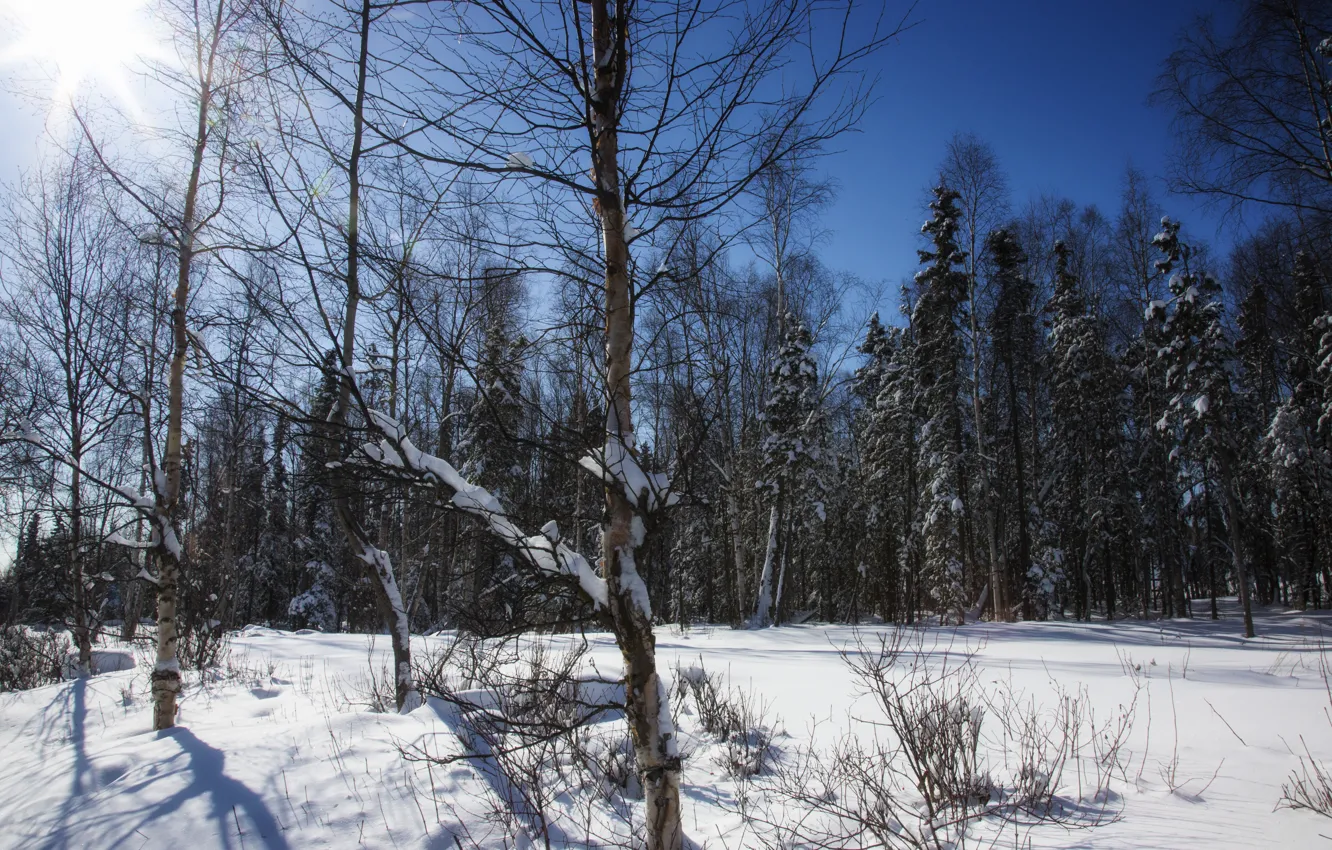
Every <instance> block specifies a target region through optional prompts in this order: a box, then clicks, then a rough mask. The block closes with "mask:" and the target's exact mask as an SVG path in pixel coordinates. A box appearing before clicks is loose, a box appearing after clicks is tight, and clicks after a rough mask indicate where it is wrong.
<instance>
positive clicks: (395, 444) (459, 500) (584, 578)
mask: <svg viewBox="0 0 1332 850" xmlns="http://www.w3.org/2000/svg"><path fill="white" fill-rule="evenodd" d="M368 413H369V416H370V420H371V421H372V422H373V423H374V425H375V427H376V428H377V429H378V430H379V431H380V432H381V433H382V434H383V435H384V439H381V440H380V441H379V442H378V443H377V444H376V443H367V444H366V445H365V446H363V447H362V451H363V452H364V453H365V455H366V456H367V457H368V458H370V459H371V460H372V461H374V462H376V463H380V464H383V465H384V466H388V467H392V468H394V469H401V470H404V471H406V472H409V473H411V474H413V475H416V476H419V477H421V478H424V479H426V480H427V481H430V482H433V483H435V484H437V485H440V486H443V487H446V488H448V489H449V490H452V491H453V496H452V498H451V499H450V502H451V503H452V504H453V506H454V507H455V508H457V509H458V510H460V511H464V512H466V513H469V514H472V515H473V516H476V517H478V518H480V519H482V520H484V521H485V522H486V524H487V525H488V526H489V527H490V531H491V533H493V534H494V535H495V536H496V537H498V538H500V539H501V540H503V541H504V542H505V543H507V544H509V545H510V546H512V547H514V548H515V549H517V550H518V551H519V552H520V553H521V554H522V555H523V557H525V558H526V559H527V560H528V562H529V563H531V564H532V566H534V567H536V568H537V569H538V570H541V571H542V572H544V573H547V574H550V575H567V576H571V577H573V578H574V579H576V580H577V581H578V586H579V587H580V588H582V590H583V592H584V593H585V594H587V596H588V597H589V598H590V599H591V600H592V601H593V602H594V603H595V604H596V605H598V606H600V607H602V608H605V607H606V605H607V601H608V596H607V590H606V582H605V580H604V579H602V578H601V577H600V576H598V575H597V573H596V570H594V569H593V568H592V565H591V564H589V563H588V562H587V559H586V558H584V557H583V556H582V555H580V554H578V553H577V552H575V551H573V550H572V549H570V548H568V547H567V546H564V545H563V544H561V543H559V542H558V534H557V533H543V534H537V535H533V536H530V537H529V536H528V535H525V534H523V532H522V531H520V530H519V528H518V526H516V525H514V523H513V521H512V520H510V519H509V517H508V516H507V515H506V514H505V513H504V507H503V506H502V505H501V504H500V501H499V499H497V498H495V496H494V495H493V494H492V493H491V492H490V491H489V490H487V489H486V488H484V487H481V486H479V485H477V484H473V483H471V482H470V481H468V480H467V479H466V478H464V477H463V476H462V474H461V473H459V472H458V470H456V469H454V468H453V465H452V464H450V463H449V462H448V461H446V460H444V459H443V458H439V457H436V456H434V455H432V454H430V453H428V452H423V451H421V450H420V449H418V448H417V447H416V446H415V445H413V443H412V441H411V439H410V438H409V437H408V436H407V432H406V429H405V428H403V427H402V424H401V423H399V422H398V421H397V420H395V419H393V418H392V417H389V416H386V415H385V414H383V413H380V412H379V411H377V410H370V411H368ZM553 531H554V529H552V528H551V524H550V523H547V524H546V526H545V527H544V528H543V532H553ZM552 538H554V539H552Z"/></svg>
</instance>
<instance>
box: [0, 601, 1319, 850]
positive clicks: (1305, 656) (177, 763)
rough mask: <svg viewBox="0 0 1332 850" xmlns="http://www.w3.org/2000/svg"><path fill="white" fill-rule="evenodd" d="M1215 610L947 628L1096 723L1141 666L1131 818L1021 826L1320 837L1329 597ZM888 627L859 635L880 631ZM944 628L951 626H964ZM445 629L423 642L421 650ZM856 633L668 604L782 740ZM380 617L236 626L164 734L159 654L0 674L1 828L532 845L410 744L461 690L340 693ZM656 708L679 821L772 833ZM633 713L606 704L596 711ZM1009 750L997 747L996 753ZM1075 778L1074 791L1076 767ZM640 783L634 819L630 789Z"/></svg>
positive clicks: (695, 830) (683, 652) (705, 739)
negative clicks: (68, 669) (216, 666)
mask: <svg viewBox="0 0 1332 850" xmlns="http://www.w3.org/2000/svg"><path fill="white" fill-rule="evenodd" d="M1223 613H1224V615H1225V617H1224V619H1222V620H1221V621H1220V622H1218V623H1213V622H1212V621H1210V620H1206V619H1198V620H1191V621H1185V620H1171V621H1163V622H1132V621H1129V622H1117V623H1114V624H1107V623H1103V622H1097V623H1090V624H1089V623H1074V622H1051V623H1019V624H1007V625H1005V624H989V623H981V624H975V625H971V626H967V627H965V628H963V629H961V630H959V631H957V632H956V640H957V641H959V642H965V644H966V645H967V646H970V647H971V648H973V649H975V651H976V652H977V656H976V658H977V661H978V663H979V664H980V668H981V669H980V672H981V674H982V675H981V678H982V679H983V680H987V681H989V680H1004V681H1010V682H1011V683H1012V685H1013V686H1014V687H1016V688H1019V689H1021V690H1022V691H1023V692H1024V693H1026V694H1028V695H1029V696H1030V697H1031V698H1032V699H1035V700H1037V701H1038V702H1041V703H1042V704H1043V705H1046V706H1052V705H1054V704H1056V703H1055V700H1056V691H1055V689H1054V687H1053V685H1052V682H1058V683H1059V684H1061V685H1062V686H1063V687H1064V688H1065V689H1066V690H1073V689H1077V688H1079V687H1085V689H1086V693H1087V694H1088V696H1089V698H1090V699H1091V700H1092V704H1093V706H1094V708H1095V709H1096V712H1097V718H1098V722H1099V721H1100V720H1101V719H1102V718H1104V717H1106V716H1109V715H1110V714H1112V713H1113V712H1115V711H1116V710H1118V707H1119V706H1120V705H1122V704H1127V703H1128V702H1129V701H1130V700H1131V699H1132V697H1133V693H1134V686H1133V682H1134V679H1135V678H1139V679H1140V680H1141V681H1142V683H1143V686H1144V696H1142V697H1141V698H1140V699H1139V703H1138V707H1137V715H1136V722H1135V724H1134V727H1133V731H1132V734H1131V736H1130V738H1129V742H1128V745H1127V752H1126V756H1127V761H1128V764H1129V767H1128V769H1127V770H1126V771H1125V775H1124V777H1123V778H1118V779H1116V780H1115V786H1114V789H1113V790H1114V795H1113V796H1112V798H1111V801H1112V804H1113V805H1114V806H1116V807H1118V810H1119V812H1120V817H1119V818H1118V819H1117V820H1116V821H1115V822H1113V823H1110V824H1108V825H1106V826H1103V827H1099V828H1096V829H1093V830H1090V831H1080V830H1074V831H1064V830H1062V829H1057V828H1056V829H1052V830H1044V831H1043V830H1037V831H1035V832H1033V833H1031V846H1032V847H1034V848H1073V847H1095V848H1097V850H1129V848H1140V847H1171V848H1195V847H1196V848H1217V850H1240V848H1244V849H1245V850H1248V848H1257V847H1273V848H1275V847H1282V848H1303V847H1322V846H1326V840H1325V839H1323V838H1321V837H1320V835H1325V834H1328V833H1329V830H1328V821H1327V819H1325V818H1321V817H1319V816H1318V815H1315V814H1312V813H1309V812H1301V811H1291V810H1288V809H1276V808H1275V807H1276V803H1277V801H1278V799H1279V797H1280V794H1281V785H1282V783H1283V782H1284V781H1285V780H1286V778H1287V776H1288V775H1289V774H1290V772H1291V771H1292V770H1293V769H1295V768H1296V767H1297V766H1298V761H1297V758H1296V756H1295V755H1293V754H1292V752H1291V750H1292V749H1293V750H1295V751H1296V752H1301V751H1302V750H1301V747H1302V744H1301V743H1300V740H1301V738H1302V739H1303V742H1304V743H1305V744H1307V745H1308V747H1309V749H1310V751H1311V752H1312V754H1313V755H1314V756H1315V757H1316V758H1319V759H1322V760H1324V761H1326V760H1329V759H1332V727H1330V726H1329V722H1328V719H1327V717H1326V716H1325V715H1324V711H1325V709H1327V707H1328V705H1329V696H1328V693H1327V692H1326V691H1325V690H1324V683H1323V680H1322V679H1321V677H1320V676H1319V675H1318V664H1317V659H1318V655H1319V648H1320V644H1319V640H1320V635H1321V634H1326V633H1327V629H1328V628H1329V627H1332V615H1329V614H1328V613H1327V612H1319V613H1316V614H1315V613H1298V612H1284V611H1278V610H1263V611H1259V612H1257V616H1256V619H1257V627H1258V633H1259V635H1260V636H1259V637H1258V638H1257V639H1255V640H1244V639H1243V638H1242V637H1241V626H1240V622H1239V619H1238V617H1237V614H1236V611H1235V606H1234V603H1233V600H1227V601H1226V603H1225V605H1224V607H1223ZM883 631H884V627H878V626H875V627H866V628H865V629H863V631H862V634H863V636H864V637H866V638H869V639H870V640H873V639H874V637H875V635H877V634H879V633H882V632H883ZM934 634H936V635H939V636H940V637H941V638H942V640H944V641H945V642H947V641H949V640H952V639H954V634H953V632H952V631H951V630H935V631H934ZM452 639H453V638H452V636H450V635H447V634H445V635H440V636H436V637H430V638H420V637H417V638H414V639H413V641H412V642H413V648H414V649H415V650H416V651H417V652H421V651H423V650H425V649H426V648H428V647H437V646H442V645H444V644H446V643H447V642H448V641H451V640H452ZM854 639H855V632H854V630H853V629H852V628H850V627H844V626H835V627H828V626H794V627H781V628H773V629H764V630H757V631H745V630H733V629H729V628H724V627H716V628H711V627H694V628H691V629H689V630H687V631H684V632H681V631H679V630H678V629H668V628H665V627H660V628H659V629H658V637H657V656H658V659H659V663H660V664H661V669H662V671H663V680H661V681H659V682H658V687H659V688H660V690H659V694H662V693H665V694H669V693H671V692H672V691H673V688H672V687H671V680H672V679H673V678H674V673H673V672H672V671H673V670H674V669H675V668H676V667H677V665H678V666H680V667H681V668H683V669H686V670H687V669H688V668H689V667H691V666H692V667H700V666H702V667H704V668H706V670H707V671H709V672H712V673H722V674H724V675H726V676H727V677H728V682H729V683H730V684H733V685H735V686H737V687H740V688H743V689H746V690H748V691H750V692H751V693H753V694H754V695H756V696H758V697H761V698H762V699H763V700H765V701H768V702H770V703H771V704H772V706H773V712H774V713H773V714H772V715H771V716H770V717H771V722H772V724H773V727H774V728H775V729H776V730H777V737H776V743H777V747H778V751H779V753H782V754H786V755H783V756H782V757H783V758H785V757H788V756H789V754H790V753H793V752H794V751H795V750H796V749H797V748H800V747H807V746H814V747H816V748H825V749H826V748H827V747H829V746H830V745H831V743H832V742H833V741H834V740H835V739H836V738H837V737H838V736H840V735H842V734H844V733H845V732H846V731H847V730H848V729H852V728H854V725H855V723H856V722H857V721H854V720H852V719H850V718H851V716H852V715H855V716H861V717H863V716H864V715H865V714H866V713H867V711H868V708H869V703H868V701H867V700H866V699H864V698H863V697H860V696H858V693H859V692H858V691H857V689H856V683H855V682H854V680H853V679H852V677H851V675H850V673H849V672H848V671H847V669H846V668H845V666H844V665H843V664H842V663H840V661H839V659H838V658H837V655H836V654H835V650H837V649H841V648H844V647H847V646H848V645H851V644H852V643H853V641H854ZM368 640H369V639H368V638H367V637H366V636H364V635H347V634H304V635H298V634H293V633H291V632H284V631H280V630H276V629H270V628H264V627H259V626H250V627H247V628H246V629H245V630H243V632H241V633H238V634H236V635H234V636H233V638H232V641H233V642H232V652H231V661H230V665H231V670H230V672H227V673H226V674H225V675H222V676H210V677H208V678H206V679H205V680H201V679H200V677H199V675H198V674H196V673H193V672H188V671H187V672H186V674H185V680H186V684H185V688H184V690H183V692H182V693H181V696H180V709H181V711H180V717H179V724H180V725H179V726H178V727H177V728H176V729H173V730H169V731H166V732H162V733H154V732H152V731H151V718H150V708H151V705H150V700H149V695H148V680H147V672H148V670H149V669H150V665H151V662H149V661H142V662H141V663H140V666H139V667H138V668H137V669H133V670H124V671H119V672H109V673H104V674H102V675H98V676H94V677H91V678H86V679H79V680H74V681H69V682H65V683H62V684H59V685H51V686H47V687H43V688H38V689H35V690H32V691H25V692H20V693H13V694H5V695H3V696H0V753H3V754H4V758H3V759H0V823H3V824H4V825H5V827H4V831H3V833H2V836H3V837H0V846H4V847H41V848H57V847H60V848H64V847H88V848H110V847H146V848H155V847H188V848H190V850H217V848H228V850H238V848H297V847H300V848H305V847H313V848H341V847H359V846H365V847H370V848H390V847H395V848H426V847H448V848H452V847H455V846H463V847H472V846H480V847H483V848H500V847H506V846H528V845H527V844H526V842H514V841H512V840H509V841H507V843H506V840H505V836H503V835H502V834H501V833H500V832H499V831H497V828H496V827H495V826H493V825H491V824H489V823H486V822H485V821H484V820H483V818H482V816H481V813H482V812H483V810H484V807H485V805H486V803H485V802H484V801H487V800H494V799H496V794H497V793H498V791H497V787H496V784H495V777H494V775H493V773H491V772H488V771H487V770H486V768H485V765H484V764H483V763H479V762H467V763H458V764H453V765H450V766H438V765H436V766H433V767H432V766H428V765H426V764H425V763H422V762H412V761H407V760H405V759H404V758H403V757H402V755H401V754H400V748H410V747H412V746H413V745H416V744H426V743H429V744H430V746H432V747H437V746H440V745H442V742H445V741H452V740H455V734H454V731H453V730H454V728H455V727H454V726H453V725H451V724H452V723H453V718H454V715H453V714H451V713H450V711H449V709H448V707H446V706H443V705H441V704H440V703H437V702H434V701H431V702H429V703H427V704H426V705H423V706H422V707H421V708H419V709H417V710H416V711H413V712H411V713H410V714H406V715H396V714H373V713H369V712H366V711H364V710H361V709H359V708H356V707H355V706H352V705H349V704H348V702H347V700H346V699H345V697H344V694H345V693H346V692H347V691H348V688H349V683H351V682H355V681H357V680H358V678H363V677H364V676H365V674H366V670H367V664H366V651H367V642H368ZM554 640H556V641H562V640H563V641H570V642H572V641H574V640H576V638H572V637H569V636H557V637H556V638H554ZM591 640H592V643H593V653H592V658H593V660H594V661H595V662H596V665H597V667H598V668H599V669H602V670H618V669H620V666H621V664H620V656H619V652H618V650H617V649H616V648H615V646H614V644H613V642H612V641H611V640H610V638H609V637H608V636H606V635H602V634H594V635H592V636H591ZM373 654H374V656H375V662H374V663H375V664H376V665H378V664H379V663H380V660H381V659H383V658H386V657H387V656H388V640H387V639H386V638H383V637H380V638H379V639H378V640H376V641H375V643H374V647H373ZM593 678H595V677H593ZM612 687H613V686H612ZM481 696H485V695H484V694H482V695H481ZM598 701H599V700H598ZM665 702H666V701H665V700H662V704H663V707H664V705H665ZM1148 706H1150V708H1148ZM661 721H662V731H663V732H665V733H673V734H672V737H671V739H669V740H668V741H667V742H666V746H667V747H670V746H672V745H673V744H674V742H675V741H677V740H678V746H679V749H678V752H679V753H680V754H681V756H682V757H683V758H684V775H683V788H682V797H681V802H682V806H683V819H684V826H685V830H686V833H687V835H688V836H689V837H690V839H691V840H693V841H695V842H697V843H698V844H699V845H702V844H704V842H706V846H708V847H713V848H747V847H758V846H761V844H760V842H759V840H758V838H757V837H756V835H755V833H754V829H753V826H752V825H747V824H745V823H743V822H742V821H741V819H740V818H739V816H738V815H737V814H736V813H735V812H734V802H735V799H736V797H737V795H738V794H740V793H741V792H743V793H745V794H748V795H750V796H751V797H756V798H763V795H765V794H766V793H767V792H766V791H765V786H764V784H763V781H762V780H763V777H762V776H759V777H755V778H753V779H751V780H749V781H748V783H747V784H745V785H743V787H742V786H741V785H740V784H738V783H737V781H735V780H733V779H729V778H727V776H726V775H725V773H724V771H723V770H722V769H721V768H720V767H719V765H718V763H717V756H718V755H719V754H720V753H721V752H722V751H723V748H722V746H721V744H720V743H719V742H717V741H716V740H714V739H712V738H711V737H710V736H708V735H707V734H706V733H704V732H703V731H702V730H701V728H700V727H699V725H698V718H697V717H696V716H695V715H694V714H692V713H690V712H688V711H684V710H681V711H679V712H677V714H676V717H675V721H674V723H671V722H670V721H671V718H670V716H669V714H668V713H667V712H666V711H663V712H662V716H661ZM623 722H624V721H623V718H622V717H621V716H619V715H614V716H612V717H611V718H610V719H608V720H607V721H606V724H608V725H607V728H608V729H609V728H612V727H613V725H614V724H619V725H620V726H622V725H623ZM617 728H618V727H617ZM1241 741H1242V742H1241ZM1001 757H1002V756H1001V754H999V753H996V752H989V753H988V755H987V758H988V759H989V762H990V764H991V765H995V766H997V765H998V763H999V761H998V760H999V759H1000V758H1001ZM1176 758H1177V759H1178V762H1177V768H1176V776H1177V781H1182V783H1183V784H1182V785H1178V787H1177V788H1176V789H1175V790H1174V791H1173V792H1172V791H1171V789H1170V788H1169V787H1168V783H1167V781H1166V778H1165V776H1164V775H1163V774H1164V773H1165V772H1166V770H1167V768H1168V766H1169V765H1170V763H1171V762H1173V761H1174V760H1175V759H1176ZM1214 774H1215V780H1214V781H1211V783H1210V785H1209V784H1208V782H1209V780H1212V777H1213V775H1214ZM1204 787H1205V790H1204ZM1065 793H1067V794H1070V795H1076V793H1077V791H1076V788H1075V787H1071V784H1070V787H1067V788H1065ZM627 805H629V806H631V807H637V812H638V816H639V821H640V822H641V814H642V808H641V807H642V803H641V801H637V800H630V801H629V802H628V803H627ZM455 835H458V836H459V837H460V842H461V843H460V844H455V841H454V836H455ZM469 835H470V836H471V839H473V840H475V842H476V844H475V845H473V844H472V843H471V842H470V841H469V838H468V836H469ZM977 845H978V846H989V844H988V843H985V842H977ZM557 846H561V845H558V844H557ZM968 846H970V842H969V843H968ZM996 846H1010V845H1009V844H1005V843H999V844H997V845H996ZM1023 846H1026V845H1025V842H1023Z"/></svg>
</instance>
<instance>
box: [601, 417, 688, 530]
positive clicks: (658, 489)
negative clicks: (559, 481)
mask: <svg viewBox="0 0 1332 850" xmlns="http://www.w3.org/2000/svg"><path fill="white" fill-rule="evenodd" d="M578 464H579V466H581V467H583V468H584V469H586V470H587V471H588V472H591V473H592V474H593V475H595V476H597V478H599V479H601V481H602V482H604V483H606V484H609V485H612V486H613V485H615V484H619V485H620V486H621V487H623V488H624V495H625V498H627V499H628V500H629V503H630V504H633V505H637V506H638V509H639V510H640V511H642V512H643V513H652V512H653V511H655V510H657V509H658V508H663V507H670V506H672V505H674V504H676V503H677V502H679V501H680V494H679V493H673V492H671V482H670V479H669V478H668V477H667V475H666V474H665V473H663V472H647V471H645V470H644V469H643V467H641V466H639V464H638V458H636V457H634V453H633V452H631V451H630V450H629V447H628V446H626V445H625V444H624V441H623V440H621V439H620V438H619V436H618V435H615V434H611V435H609V436H607V438H606V446H605V448H601V449H593V450H592V451H591V452H590V453H589V454H587V455H585V456H583V457H582V458H580V459H579V461H578Z"/></svg>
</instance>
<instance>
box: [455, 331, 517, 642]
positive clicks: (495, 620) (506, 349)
mask: <svg viewBox="0 0 1332 850" xmlns="http://www.w3.org/2000/svg"><path fill="white" fill-rule="evenodd" d="M508 325H509V322H508V317H507V316H505V315H503V314H502V313H501V312H500V311H492V312H491V317H490V322H489V323H488V325H487V327H486V328H485V331H484V335H483V338H482V344H481V353H480V358H479V361H478V363H477V367H476V371H475V375H474V377H475V380H476V388H475V393H474V395H473V398H472V406H471V409H470V411H469V415H468V420H467V427H466V429H465V430H464V432H463V437H462V441H461V442H460V444H459V446H458V454H459V455H460V456H461V457H463V458H464V459H465V460H464V463H463V467H462V475H463V477H465V478H466V479H467V480H468V481H471V482H473V483H475V484H478V485H480V486H482V487H485V488H486V489H487V490H489V491H490V493H491V494H492V495H494V496H495V498H496V499H498V500H499V502H500V505H501V506H502V507H503V509H504V511H505V513H506V514H508V515H509V516H512V517H515V518H518V519H520V520H521V517H522V511H521V508H522V507H524V501H525V496H526V493H525V491H524V487H525V485H526V483H527V479H528V470H527V465H526V462H525V460H524V455H523V452H522V450H521V443H520V442H519V431H520V428H521V426H522V417H523V399H522V376H523V356H524V354H523V352H524V349H525V348H526V346H527V341H526V340H525V339H523V338H522V337H518V338H517V339H514V338H512V337H511V336H510V331H509V327H508ZM470 550H471V561H472V563H471V565H470V574H469V576H468V578H469V579H470V581H469V583H468V585H469V586H468V587H467V589H466V593H465V598H464V599H459V600H457V602H458V603H460V604H459V608H458V613H459V615H460V616H461V617H462V619H464V620H466V621H467V624H468V626H469V627H471V628H474V629H477V630H479V631H481V632H486V633H489V632H494V631H503V630H505V628H506V626H505V625H504V624H503V622H502V621H503V620H505V619H509V618H511V616H510V615H511V613H512V611H513V609H514V605H515V602H516V600H515V599H514V598H513V594H514V592H516V591H517V590H518V589H519V587H518V583H517V582H518V576H517V566H516V564H515V562H514V559H513V552H512V550H511V548H510V547H508V546H506V545H504V544H502V543H500V542H499V541H498V540H496V539H495V538H494V537H493V536H492V535H489V534H482V535H480V536H478V537H477V538H476V539H475V540H474V541H473V545H472V546H471V547H470Z"/></svg>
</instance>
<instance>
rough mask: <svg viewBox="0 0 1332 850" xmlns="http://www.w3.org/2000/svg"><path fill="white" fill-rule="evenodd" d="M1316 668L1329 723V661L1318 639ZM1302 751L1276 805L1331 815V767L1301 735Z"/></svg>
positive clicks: (1331, 686) (1331, 689)
mask: <svg viewBox="0 0 1332 850" xmlns="http://www.w3.org/2000/svg"><path fill="white" fill-rule="evenodd" d="M1318 649H1319V652H1318V668H1319V670H1320V672H1322V674H1323V688H1324V690H1326V691H1327V699H1328V707H1326V708H1324V709H1323V716H1324V717H1326V718H1327V721H1328V725H1329V726H1332V661H1329V660H1328V650H1329V647H1326V646H1324V645H1323V644H1322V642H1321V641H1320V642H1319V647H1318ZM1300 744H1301V746H1303V748H1304V755H1302V756H1298V758H1299V760H1300V766H1299V767H1298V768H1297V769H1295V770H1293V771H1291V774H1290V777H1289V778H1287V780H1286V781H1285V782H1284V783H1282V785H1281V799H1280V800H1278V801H1277V808H1286V809H1307V810H1308V811H1311V812H1317V813H1318V814H1320V815H1323V816H1324V817H1329V818H1332V767H1330V766H1328V765H1327V764H1326V763H1323V762H1320V761H1318V760H1317V759H1315V758H1314V756H1313V753H1311V752H1310V751H1309V744H1308V743H1307V742H1306V741H1305V740H1304V736H1302V735H1301V736H1300Z"/></svg>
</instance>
